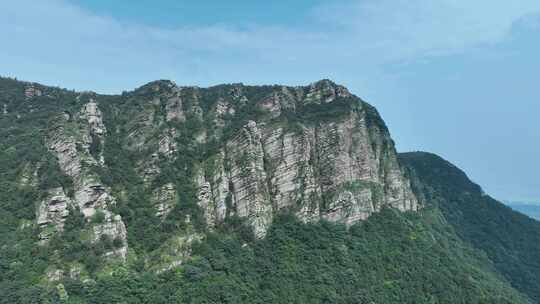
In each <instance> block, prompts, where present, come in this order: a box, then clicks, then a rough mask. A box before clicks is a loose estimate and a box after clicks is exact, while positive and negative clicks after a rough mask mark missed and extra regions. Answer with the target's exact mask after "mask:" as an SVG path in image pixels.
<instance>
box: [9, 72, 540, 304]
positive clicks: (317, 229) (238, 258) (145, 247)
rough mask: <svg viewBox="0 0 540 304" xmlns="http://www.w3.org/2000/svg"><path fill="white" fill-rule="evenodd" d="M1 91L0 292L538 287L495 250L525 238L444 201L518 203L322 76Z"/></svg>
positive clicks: (231, 295)
mask: <svg viewBox="0 0 540 304" xmlns="http://www.w3.org/2000/svg"><path fill="white" fill-rule="evenodd" d="M0 104H1V105H2V108H3V114H2V115H1V116H0V138H1V140H0V151H1V152H2V153H1V154H0V172H2V173H1V174H0V211H1V212H0V239H1V240H2V241H3V242H4V243H6V244H7V245H5V246H2V247H0V250H1V251H0V253H1V255H0V256H2V257H5V258H3V260H0V268H1V269H3V270H4V272H3V273H4V274H2V275H1V276H0V279H1V280H0V282H1V284H0V290H3V291H5V293H6V294H9V295H10V296H9V297H7V298H6V301H7V302H9V300H10V299H17V300H13V301H12V302H24V301H25V300H26V299H30V298H32V297H34V296H35V297H38V298H40V299H42V300H43V299H48V300H47V301H49V300H50V299H56V300H58V301H64V302H66V301H67V302H69V301H71V300H73V301H75V303H78V302H77V301H80V302H82V303H87V302H88V303H106V302H111V301H121V300H125V299H130V300H129V301H128V302H133V303H141V302H166V298H167V299H169V301H173V300H172V299H174V301H175V302H180V303H184V302H186V303H192V302H197V301H200V302H205V301H206V302H208V301H210V302H212V301H213V302H223V303H240V302H246V303H268V302H273V303H274V302H275V303H291V302H294V303H306V302H309V303H323V302H324V303H327V302H328V301H330V302H332V301H333V302H336V303H345V302H347V303H348V302H351V301H353V302H354V301H359V300H361V301H367V302H369V301H371V302H373V301H375V302H381V301H382V302H385V303H403V302H407V303H433V301H435V302H437V301H440V302H441V303H451V302H452V299H453V297H454V296H456V295H459V296H458V297H460V299H466V300H469V301H472V303H486V302H489V303H529V302H530V299H529V298H528V297H530V298H532V299H538V298H537V296H538V295H537V293H536V292H537V289H535V287H534V284H531V283H527V282H523V281H519V280H518V279H517V275H516V273H515V272H512V271H511V269H509V268H508V267H504V265H502V264H501V263H502V260H499V259H498V257H499V256H500V253H501V252H504V251H505V250H506V251H508V250H510V249H512V250H513V253H514V255H515V256H519V259H517V260H514V261H513V262H512V263H510V265H511V266H512V267H518V269H521V270H523V271H524V270H525V265H527V264H530V263H531V261H533V260H534V257H535V256H534V254H529V255H528V254H526V253H524V252H523V249H522V248H525V247H524V246H525V245H524V243H522V242H520V241H519V242H513V243H512V242H510V241H508V242H507V243H496V242H495V240H496V239H497V238H500V237H502V236H503V235H502V234H501V232H500V231H495V232H494V233H491V234H490V233H480V234H479V233H477V232H478V231H482V229H483V228H484V227H485V225H486V224H485V223H483V222H478V221H475V219H474V218H472V217H468V216H463V215H462V214H461V213H460V212H461V210H467V212H470V213H471V214H476V213H475V212H477V211H478V210H483V209H478V208H477V209H478V210H476V211H475V210H469V209H468V207H467V206H468V205H467V204H466V203H464V204H457V205H456V204H455V202H453V201H452V200H451V199H452V198H454V197H456V195H458V196H457V198H459V200H460V202H461V201H464V202H469V201H471V202H472V203H473V204H480V205H481V206H482V208H485V209H486V208H487V209H486V210H487V212H488V213H487V214H489V216H490V218H491V217H495V218H497V217H498V216H502V217H505V216H511V215H512V214H511V213H510V215H508V210H505V209H501V210H499V209H498V208H499V207H498V205H496V204H494V205H493V206H496V208H495V209H492V208H491V205H489V204H488V205H486V204H485V202H484V201H482V200H483V199H485V197H484V196H483V193H482V192H481V189H480V188H479V187H478V186H476V185H474V184H472V183H471V182H470V180H468V178H467V177H466V175H465V174H464V173H463V172H461V171H460V170H459V169H457V168H456V167H453V166H448V165H442V164H447V163H446V162H445V161H443V160H441V159H439V158H436V157H433V156H430V155H428V154H398V153H397V152H396V150H395V147H394V142H393V140H392V138H391V137H390V133H389V131H388V128H387V127H386V124H385V123H384V121H383V120H382V118H381V117H380V116H379V114H378V112H377V110H376V109H375V108H374V107H372V106H371V105H369V104H368V103H366V102H364V101H363V100H362V99H360V98H358V97H356V96H354V95H352V94H351V93H350V92H349V91H348V90H347V89H346V88H345V87H343V86H339V85H337V84H335V83H333V82H331V81H330V80H321V81H318V82H315V83H312V84H310V85H308V86H298V87H290V86H279V85H273V86H244V85H241V84H229V85H227V84H225V85H218V86H212V87H209V88H199V87H193V86H187V87H182V86H177V85H176V84H174V83H173V82H171V81H166V80H158V81H154V82H150V83H148V84H145V85H143V86H141V87H139V88H137V89H134V90H133V91H129V92H124V93H122V94H118V95H101V94H96V93H93V92H74V91H68V90H63V89H58V88H51V87H47V86H42V85H39V84H35V83H28V82H18V81H15V80H12V79H6V78H0ZM425 163H427V164H430V165H429V166H427V167H426V165H425ZM431 169H433V170H436V172H438V173H436V174H434V173H433V172H432V170H431ZM430 170H431V171H430ZM448 189H451V191H450V190H448ZM452 193H453V194H452ZM480 194H481V195H480ZM486 206H487V207H486ZM450 207H452V208H450ZM494 210H496V211H494ZM463 222H466V223H467V225H465V226H466V227H467V229H468V230H467V229H464V228H463V227H461V226H460V225H459V224H463ZM510 223H511V225H521V226H523V227H529V228H530V230H528V231H527V233H526V234H525V236H526V237H527V238H528V239H534V238H535V237H536V236H537V234H536V232H535V231H536V230H535V228H534V225H532V224H530V223H529V222H527V221H523V219H522V218H519V217H518V218H517V220H515V221H510ZM510 231H512V233H515V231H516V229H512V230H510ZM471 232H474V233H471ZM485 241H489V242H490V244H495V245H494V246H491V245H490V246H486V244H484V242H485ZM312 242H313V243H312ZM509 243H510V244H514V245H515V246H513V247H511V248H508V244H509ZM531 248H532V249H534V250H536V249H535V248H533V247H531ZM430 250H433V252H431V251H430ZM483 251H486V252H487V257H486V256H484V255H482V252H483ZM273 255H275V256H276V257H279V258H272V256H273ZM506 258H510V257H508V256H507V257H506ZM306 261H309V263H307V264H306ZM441 261H443V262H441ZM257 265H263V266H262V267H263V268H259V266H257ZM324 265H333V266H332V267H333V268H329V267H325V266H324ZM426 265H430V266H426ZM431 268H432V269H433V271H432V270H430V269H431ZM317 269H324V271H323V272H322V273H319V271H318V270H317ZM353 269H354V270H353ZM362 269H364V270H362ZM366 269H369V271H368V270H366ZM316 270H317V271H316ZM365 271H368V272H369V273H370V274H369V276H363V275H362V273H363V272H365ZM413 273H414V275H412V274H413ZM538 273H540V271H537V269H536V268H534V267H533V268H531V269H529V272H528V278H530V279H533V278H535V276H536V275H537V274H538ZM243 276H246V277H249V278H250V280H251V281H252V282H245V281H243V280H242V277H243ZM292 277H294V278H296V279H295V280H292V281H289V280H290V278H292ZM278 278H281V280H285V281H288V282H289V283H290V286H296V288H297V290H299V292H298V293H297V294H295V292H293V291H292V290H289V289H287V288H285V287H280V284H278V281H275V280H277V279H278ZM164 280H165V281H164ZM343 280H345V281H346V280H350V281H351V282H354V284H352V283H351V284H352V285H351V288H348V287H346V286H347V284H346V283H344V282H345V281H343ZM322 282H325V283H324V284H323V283H322ZM118 284H120V285H118ZM174 284H176V285H174ZM29 285H32V286H35V288H34V289H28V286H29ZM122 285H126V286H130V288H128V289H127V290H124V289H123V288H117V287H118V286H122ZM161 285H163V286H165V287H163V288H164V289H161V288H158V286H161ZM175 286H176V287H178V286H182V292H174V293H172V292H171V294H174V296H172V297H173V298H168V297H170V296H171V295H168V296H165V295H164V293H167V290H172V289H174V288H175ZM355 286H357V287H358V288H360V291H357V290H356V291H355V290H354V288H353V287H355ZM445 287H447V288H446V290H445ZM514 288H515V289H514ZM516 289H517V290H519V291H520V292H522V293H520V292H518V291H516ZM131 291H132V292H134V294H129V292H131ZM322 291H324V292H322ZM32 292H35V294H29V293H32ZM119 297H120V298H119ZM113 299H115V300H113ZM287 300H291V301H289V302H287ZM466 300H464V301H465V302H467V301H466ZM2 301H3V299H2ZM53 301H54V300H53ZM100 301H101V302H100ZM0 302H1V301H0ZM465 302H464V303H465ZM467 303H471V302H467Z"/></svg>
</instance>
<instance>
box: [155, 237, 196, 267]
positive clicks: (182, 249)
mask: <svg viewBox="0 0 540 304" xmlns="http://www.w3.org/2000/svg"><path fill="white" fill-rule="evenodd" d="M202 238H203V236H202V235H201V234H197V233H188V234H186V235H182V236H177V237H174V238H173V239H172V240H169V242H168V243H167V244H165V246H164V248H162V255H161V256H160V260H161V263H160V265H159V266H158V267H153V268H154V271H155V272H156V273H157V274H160V273H163V272H166V271H169V270H172V269H174V268H177V267H179V266H181V265H182V264H183V262H184V261H185V260H186V259H188V258H190V257H191V252H192V247H193V244H194V243H195V242H199V241H200V240H201V239H202Z"/></svg>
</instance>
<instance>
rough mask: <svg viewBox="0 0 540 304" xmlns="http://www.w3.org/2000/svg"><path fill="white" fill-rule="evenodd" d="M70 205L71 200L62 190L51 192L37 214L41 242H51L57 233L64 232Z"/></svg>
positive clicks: (57, 189) (40, 205)
mask: <svg viewBox="0 0 540 304" xmlns="http://www.w3.org/2000/svg"><path fill="white" fill-rule="evenodd" d="M70 205H71V199H70V198H69V197H67V196H66V195H65V193H64V190H63V189H62V188H56V189H51V190H49V195H48V197H47V198H46V199H44V200H43V201H41V202H40V203H39V206H38V208H37V214H36V219H37V220H36V221H37V225H38V226H39V227H40V228H41V233H40V234H39V239H40V240H41V242H46V241H47V240H49V239H50V237H51V236H52V234H54V233H55V232H59V231H63V230H64V222H65V220H66V217H67V216H68V215H69V206H70Z"/></svg>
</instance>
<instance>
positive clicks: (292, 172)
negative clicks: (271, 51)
mask: <svg viewBox="0 0 540 304" xmlns="http://www.w3.org/2000/svg"><path fill="white" fill-rule="evenodd" d="M321 86H322V88H319V87H321ZM316 88H319V89H317V90H315V89H316ZM338 91H339V92H338ZM315 92H319V93H317V94H319V95H317V97H316V98H319V99H322V100H327V102H331V101H330V99H328V98H330V97H331V98H334V97H335V96H339V94H341V95H343V96H346V95H347V94H348V92H344V91H340V90H338V89H332V90H330V87H329V86H327V85H326V84H325V83H324V82H323V83H321V84H318V85H317V86H313V87H312V95H311V97H309V96H308V97H307V98H315V97H314V96H315V95H313V94H315ZM324 92H326V93H324ZM308 95H309V94H308ZM325 96H326V97H325ZM332 96H333V97H332ZM325 98H326V99H325ZM274 100H275V99H274ZM263 102H267V101H264V100H263ZM268 109H269V110H270V111H273V110H272V108H268ZM367 115H374V114H373V113H368V112H367V111H351V112H350V114H348V115H347V116H344V117H341V118H336V119H334V120H332V121H328V122H321V123H319V124H314V125H309V126H308V125H303V126H302V125H301V126H300V127H299V128H295V129H293V130H289V131H285V130H284V129H283V128H282V127H276V126H274V125H265V124H257V123H256V122H255V121H250V122H249V123H248V124H247V125H246V126H245V127H244V128H243V129H242V130H240V131H239V132H238V135H237V136H235V137H233V138H232V139H231V140H229V141H228V142H227V143H226V145H225V146H226V149H225V151H224V152H222V153H224V154H225V155H226V157H225V163H226V164H227V166H224V165H221V164H220V165H217V166H216V165H214V171H213V172H212V175H213V178H212V177H210V180H209V181H208V180H207V178H202V177H199V178H198V185H199V196H198V198H199V205H200V206H201V207H202V209H203V211H204V212H205V218H206V221H207V224H208V225H209V226H211V227H212V226H214V225H216V222H219V221H216V215H217V214H220V216H223V215H226V214H227V213H228V214H236V215H238V216H240V217H244V218H246V220H247V221H248V223H250V224H251V226H252V227H253V230H254V232H255V234H256V236H257V237H263V236H264V235H265V233H266V229H267V228H268V226H269V225H270V223H271V222H272V218H273V216H274V214H276V213H277V212H280V211H281V210H289V211H291V212H293V213H295V214H296V215H297V216H298V217H299V218H300V219H302V220H303V221H315V220H319V219H321V218H323V219H326V220H329V221H334V222H342V223H344V224H346V225H352V224H354V223H356V222H358V221H360V220H364V219H366V218H367V217H369V216H370V215H371V214H372V213H373V212H377V211H379V210H380V209H381V208H382V207H383V206H385V205H388V206H392V207H394V208H397V209H399V210H401V211H407V210H417V209H418V203H417V200H416V198H415V197H414V195H413V193H412V191H411V189H410V185H409V181H408V180H406V179H405V177H404V176H403V174H402V172H401V169H400V167H399V165H398V163H397V158H396V153H395V149H394V146H393V143H392V141H391V139H390V137H389V135H388V133H387V131H386V130H382V129H380V128H379V127H377V126H376V125H368V123H367ZM369 119H372V120H373V119H379V118H378V117H370V118H369ZM217 159H218V160H219V157H217ZM226 167H227V168H226ZM216 177H218V178H216ZM223 183H228V184H229V186H228V187H225V185H224V184H223ZM225 189H226V190H225ZM209 192H212V195H211V196H210V195H209ZM227 197H230V201H231V202H230V205H231V207H232V210H227V203H226V200H227ZM224 201H225V203H224ZM218 208H219V209H218Z"/></svg>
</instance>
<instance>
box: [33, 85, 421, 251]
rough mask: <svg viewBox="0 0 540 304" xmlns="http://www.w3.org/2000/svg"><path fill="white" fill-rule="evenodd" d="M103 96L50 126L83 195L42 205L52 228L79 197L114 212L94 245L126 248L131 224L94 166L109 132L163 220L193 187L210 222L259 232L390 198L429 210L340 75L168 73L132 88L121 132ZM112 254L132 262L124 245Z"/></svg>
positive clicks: (360, 212)
mask: <svg viewBox="0 0 540 304" xmlns="http://www.w3.org/2000/svg"><path fill="white" fill-rule="evenodd" d="M92 96H94V97H93V98H89V99H88V102H86V103H85V104H84V105H82V107H81V109H80V111H79V112H78V114H75V115H71V114H69V113H67V114H66V113H64V115H63V116H60V117H59V118H58V120H59V121H58V122H57V123H56V124H54V125H53V127H52V128H51V130H50V132H49V137H48V140H47V144H48V148H49V150H50V151H52V152H53V154H54V155H56V157H57V159H58V164H59V166H60V168H61V169H62V171H63V172H64V173H65V174H66V175H67V176H69V177H71V178H72V179H73V184H74V191H73V193H74V195H73V197H72V198H67V197H66V199H65V200H62V201H63V203H62V204H59V205H58V207H51V206H53V205H54V204H52V203H51V201H50V200H48V201H47V200H46V201H44V202H42V203H41V205H40V206H41V207H40V211H39V212H38V213H39V214H38V215H39V216H38V218H40V223H42V224H41V225H49V224H50V225H52V226H55V227H57V228H58V229H57V230H61V227H62V221H63V218H65V213H66V212H67V211H63V210H57V209H58V208H61V207H60V206H64V205H65V206H69V205H73V206H75V207H78V208H79V209H80V210H81V211H82V213H83V214H84V216H85V218H87V219H88V220H89V219H91V218H92V217H93V216H94V214H96V213H97V212H101V213H104V214H105V221H104V222H103V223H101V224H94V226H93V232H94V234H95V237H94V241H96V240H98V239H99V238H100V236H102V235H107V236H108V237H112V238H120V239H122V242H123V243H124V244H126V246H127V242H126V232H125V231H126V229H125V226H124V224H123V221H122V219H121V218H120V216H119V215H117V214H114V213H113V212H112V211H110V210H112V209H111V207H113V206H114V205H115V204H116V198H115V196H114V195H113V193H112V191H111V189H109V188H108V187H107V186H105V185H104V184H103V183H102V181H101V179H100V177H99V174H96V171H95V170H93V169H92V168H96V167H102V168H105V167H106V163H105V160H104V158H103V146H104V143H105V141H107V140H108V136H109V133H110V132H114V133H115V134H114V136H115V137H116V141H117V142H118V141H119V142H121V143H122V145H123V146H122V148H124V149H126V150H127V151H129V153H131V154H130V155H132V156H133V157H134V158H133V167H134V169H135V172H137V174H138V175H139V178H140V179H141V180H142V184H143V187H144V189H145V190H144V191H147V192H146V193H147V195H148V200H149V202H150V204H151V205H152V206H153V207H154V209H155V213H154V214H155V216H156V217H158V218H160V219H161V220H162V221H163V220H165V218H166V217H167V215H168V214H169V213H170V212H171V210H173V208H174V207H175V206H176V205H181V204H183V203H185V202H184V201H182V199H181V198H182V197H184V199H186V198H187V197H189V196H190V195H191V196H192V197H194V199H195V200H196V201H197V204H198V206H199V208H200V209H201V211H202V213H203V219H204V221H205V223H206V225H207V227H208V228H209V229H214V228H216V227H217V226H219V225H221V224H222V223H223V222H224V221H225V220H226V219H227V218H228V217H233V216H234V217H239V218H242V219H244V220H245V222H246V223H247V224H249V225H250V226H251V227H252V228H253V231H254V234H255V236H256V237H258V238H262V237H264V236H265V234H266V231H267V230H268V228H269V227H270V225H271V224H272V221H273V219H274V217H275V216H276V215H277V214H279V213H284V212H288V213H293V214H295V215H296V216H297V217H298V218H299V219H301V220H302V221H304V222H312V221H318V220H321V219H324V220H328V221H332V222H340V223H343V224H345V225H347V226H350V225H353V224H354V223H356V222H358V221H361V220H364V219H366V218H368V217H369V216H370V215H371V214H373V213H374V212H378V211H380V210H381V209H382V208H384V207H385V206H389V207H393V208H396V209H398V210H401V211H408V210H417V209H418V208H419V205H418V202H417V199H416V198H415V196H414V195H413V193H412V191H411V188H410V185H409V181H408V180H407V179H406V178H405V177H404V175H403V173H402V171H401V168H400V166H399V164H398V162H397V159H396V152H395V148H394V145H393V142H392V140H391V138H390V135H389V133H388V130H387V129H386V126H385V125H384V122H383V121H382V119H381V118H380V117H379V115H378V114H377V112H376V111H375V109H373V108H372V107H371V106H370V105H368V104H367V103H365V102H363V101H361V100H360V99H359V98H357V97H355V96H354V95H352V94H351V93H350V92H349V91H348V90H347V89H346V88H344V87H342V86H339V85H336V84H334V83H332V82H331V81H329V80H322V81H319V82H316V83H313V84H311V85H309V86H306V87H285V86H272V87H270V86H269V87H260V88H259V87H249V86H243V85H241V84H234V85H223V86H217V87H213V88H208V89H200V88H196V87H178V86H176V85H175V84H174V83H172V82H170V81H157V82H153V83H150V84H148V85H146V86H143V87H141V88H140V89H138V90H136V91H134V92H133V93H129V94H126V95H125V100H124V101H122V107H123V108H121V109H120V108H119V109H116V110H115V111H116V112H114V113H111V115H116V116H117V117H123V118H120V119H124V120H123V121H125V125H122V126H118V125H117V126H115V128H116V129H115V130H112V129H111V130H108V128H107V126H106V125H105V122H104V114H103V113H102V111H101V110H100V107H99V103H98V100H99V96H96V95H92ZM81 100H82V98H81V99H79V102H80V101H81ZM72 116H73V117H72ZM124 116H126V117H129V119H126V118H125V117H124ZM197 154H199V155H197ZM175 174H176V175H178V174H182V175H186V176H181V178H182V180H183V182H182V183H186V182H185V181H186V180H192V183H193V185H194V187H195V188H196V189H195V191H194V193H192V194H189V193H179V191H180V190H179V189H177V187H176V186H177V184H178V182H177V179H178V178H180V176H175ZM183 187H184V188H182V189H184V190H183V191H188V190H186V189H190V188H189V187H191V186H190V185H185V184H183ZM62 208H63V207H62ZM66 210H67V209H66ZM186 218H189V217H186ZM108 254H110V255H119V256H121V257H124V258H125V252H122V251H121V250H120V251H119V252H118V250H117V252H110V253H108Z"/></svg>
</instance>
